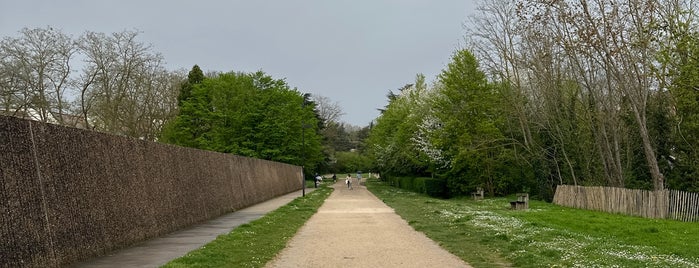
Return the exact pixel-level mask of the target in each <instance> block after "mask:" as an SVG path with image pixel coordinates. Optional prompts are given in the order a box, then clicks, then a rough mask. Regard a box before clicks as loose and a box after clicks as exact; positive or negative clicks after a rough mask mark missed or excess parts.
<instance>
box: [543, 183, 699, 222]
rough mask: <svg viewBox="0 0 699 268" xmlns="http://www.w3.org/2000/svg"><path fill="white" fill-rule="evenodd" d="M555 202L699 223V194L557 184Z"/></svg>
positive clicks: (598, 209) (583, 207) (584, 207)
mask: <svg viewBox="0 0 699 268" xmlns="http://www.w3.org/2000/svg"><path fill="white" fill-rule="evenodd" d="M553 202H554V203H555V204H558V205H561V206H567V207H574V208H580V209H588V210H597V211H604V212H609V213H619V214H624V215H632V216H640V217H645V218H655V219H673V220H679V221H699V193H689V192H682V191H677V190H660V191H647V190H638V189H625V188H616V187H600V186H573V185H558V187H557V188H556V194H555V195H554V198H553Z"/></svg>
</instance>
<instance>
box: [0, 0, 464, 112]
mask: <svg viewBox="0 0 699 268" xmlns="http://www.w3.org/2000/svg"><path fill="white" fill-rule="evenodd" d="M474 8H475V3H474V1H473V0H439V1H430V0H424V1H418V0H354V1H340V0H297V1H291V0H276V1H271V0H268V1H262V0H260V1H253V0H246V1H239V0H228V1H223V0H221V1H204V0H201V1H191V0H189V1H178V0H170V1H165V0H61V1H55V0H43V1H39V0H0V36H2V37H5V36H17V32H18V31H19V30H20V29H21V28H23V27H29V28H35V27H46V26H51V27H54V28H58V29H61V30H62V31H63V32H65V33H67V34H69V35H72V36H74V37H77V36H79V35H80V34H81V33H83V32H84V31H88V30H89V31H95V32H104V33H113V32H120V31H123V30H134V29H136V30H140V31H142V33H141V34H140V38H141V39H140V40H141V41H142V42H144V43H150V44H152V45H153V50H154V51H156V52H160V53H161V54H162V55H163V56H164V57H165V60H166V61H167V67H168V69H171V70H175V69H187V70H189V69H191V67H192V66H193V65H194V64H198V65H199V66H200V67H201V68H202V69H203V70H204V71H223V72H228V71H245V72H253V71H257V70H262V71H264V72H266V73H267V74H270V75H272V76H273V77H274V78H286V81H287V83H288V84H289V85H290V86H291V87H296V88H298V90H299V91H301V92H303V93H306V92H308V93H311V94H319V95H323V96H326V97H328V98H330V99H332V100H333V101H337V102H339V103H340V105H341V107H342V109H343V111H344V113H345V115H344V116H343V117H342V121H344V122H347V123H350V124H353V125H358V126H366V125H368V123H369V122H370V121H372V120H373V119H375V118H376V117H377V116H378V115H379V113H378V111H377V110H376V109H377V108H381V107H383V106H384V105H386V103H387V99H386V93H388V90H395V89H397V88H399V87H401V86H403V85H405V84H407V83H412V82H413V81H414V79H415V75H416V74H417V73H423V74H425V75H426V76H427V78H428V80H430V81H432V80H434V77H435V76H436V75H437V74H438V73H439V72H440V71H441V70H442V69H443V68H444V66H445V65H446V64H447V63H448V62H449V58H450V56H451V53H452V52H453V51H454V50H455V49H457V48H459V47H460V44H462V43H463V42H462V40H463V34H464V30H463V28H462V23H463V22H464V21H465V20H466V18H467V16H468V15H470V14H472V13H473V12H474Z"/></svg>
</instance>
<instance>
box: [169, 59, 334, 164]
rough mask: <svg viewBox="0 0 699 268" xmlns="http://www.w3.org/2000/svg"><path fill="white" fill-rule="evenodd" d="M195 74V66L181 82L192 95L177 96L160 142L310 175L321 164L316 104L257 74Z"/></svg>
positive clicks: (275, 81)
mask: <svg viewBox="0 0 699 268" xmlns="http://www.w3.org/2000/svg"><path fill="white" fill-rule="evenodd" d="M199 72H200V70H199V67H198V66H195V67H194V68H193V69H192V72H190V76H189V77H190V79H189V80H188V81H187V82H185V83H184V84H183V86H182V88H183V89H185V88H188V87H189V88H191V93H190V95H189V96H188V97H181V98H180V111H179V114H178V116H177V117H176V118H175V119H174V120H172V121H171V123H170V124H169V125H168V126H167V127H166V129H165V130H164V131H163V134H162V137H161V138H162V141H163V142H167V143H172V144H178V145H182V146H187V147H194V148H199V149H204V150H212V151H217V152H224V153H232V154H236V155H242V156H248V157H255V158H261V159H267V160H272V161H279V162H285V163H290V164H295V165H305V166H306V167H308V168H310V170H311V171H312V170H315V169H316V168H317V167H318V166H319V165H320V164H321V163H322V162H323V160H324V157H323V154H322V148H321V136H320V134H319V127H320V126H321V124H320V122H319V120H318V118H317V114H316V113H315V111H314V110H315V104H314V103H313V102H310V101H309V100H308V99H306V96H304V95H303V94H301V93H300V92H298V91H297V90H295V89H291V88H289V86H288V85H287V84H286V82H285V81H284V80H279V79H274V78H272V77H270V76H268V75H266V74H265V73H263V72H261V71H259V72H256V73H242V72H229V73H223V74H219V75H218V76H216V77H207V78H202V76H201V75H198V73H199ZM193 77H194V79H193ZM183 92H186V91H184V90H183ZM304 102H305V104H304Z"/></svg>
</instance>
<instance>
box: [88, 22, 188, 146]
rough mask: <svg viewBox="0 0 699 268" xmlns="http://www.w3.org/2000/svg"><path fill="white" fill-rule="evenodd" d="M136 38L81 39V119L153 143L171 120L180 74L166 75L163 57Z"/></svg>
mask: <svg viewBox="0 0 699 268" xmlns="http://www.w3.org/2000/svg"><path fill="white" fill-rule="evenodd" d="M137 37H138V32H136V31H124V32H119V33H114V34H112V35H106V34H103V33H94V32H87V33H85V35H84V36H83V37H82V38H81V39H80V45H79V46H80V49H81V51H82V53H84V55H85V67H84V68H83V70H82V74H81V75H80V77H79V79H77V81H76V84H77V87H78V88H79V89H80V96H79V105H80V113H81V114H82V117H83V120H84V121H85V124H86V125H89V126H91V127H93V128H96V129H98V130H102V131H106V132H110V133H115V134H121V135H127V136H132V137H140V138H144V139H149V140H153V139H155V138H156V137H157V135H158V133H159V131H160V128H161V127H162V125H163V124H164V123H165V121H167V120H169V119H170V118H171V117H172V116H174V114H173V113H174V111H175V109H176V106H177V105H176V104H177V93H178V91H179V88H178V84H179V83H180V82H181V81H182V74H179V75H178V74H175V73H170V72H168V71H167V70H165V68H164V64H163V57H162V56H161V55H160V54H157V53H153V52H151V47H150V46H149V45H146V44H143V43H141V42H139V41H138V40H137Z"/></svg>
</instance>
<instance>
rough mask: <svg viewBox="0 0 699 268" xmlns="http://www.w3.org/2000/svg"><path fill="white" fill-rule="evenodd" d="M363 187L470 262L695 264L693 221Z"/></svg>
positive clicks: (698, 261) (698, 255)
mask: <svg viewBox="0 0 699 268" xmlns="http://www.w3.org/2000/svg"><path fill="white" fill-rule="evenodd" d="M368 188H369V190H371V191H372V192H373V193H374V194H375V195H376V196H377V197H379V198H380V199H382V200H383V201H384V202H385V203H386V204H387V205H389V206H391V207H393V208H394V209H395V211H396V213H398V214H399V215H400V216H401V217H403V219H405V220H406V221H407V222H408V223H409V224H410V225H411V226H413V228H415V229H416V230H418V231H420V232H423V233H425V235H427V236H428V237H430V238H431V239H432V240H434V241H436V242H437V243H439V244H440V245H441V246H442V247H443V248H445V249H447V250H448V251H450V252H452V253H453V254H454V255H456V256H459V257H460V258H462V259H463V260H464V261H466V262H468V263H470V264H471V265H473V266H474V267H509V266H515V267H699V246H698V245H699V242H697V241H699V224H698V223H686V222H678V221H670V220H655V219H644V218H640V217H630V216H623V215H616V214H609V213H603V212H597V211H586V210H580V209H573V208H566V207H561V206H557V205H553V204H549V203H545V202H539V201H531V202H530V204H529V206H530V209H529V210H528V211H514V210H510V209H509V206H510V205H509V202H508V199H506V198H493V199H486V200H481V201H473V200H470V199H468V198H454V199H449V200H443V199H436V198H431V197H428V196H426V195H422V194H416V193H413V192H409V191H405V190H401V189H398V188H394V187H391V186H388V185H385V184H383V183H381V182H378V181H376V180H371V181H369V183H368Z"/></svg>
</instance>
